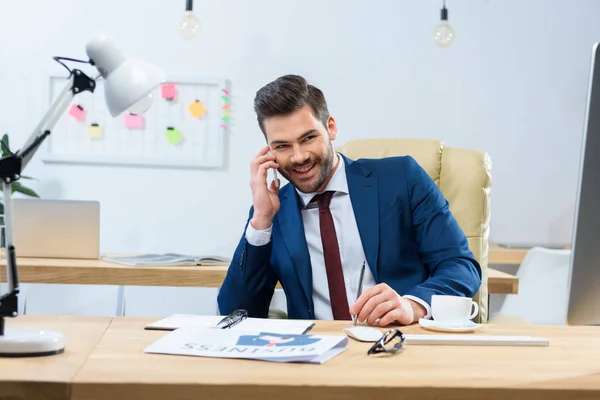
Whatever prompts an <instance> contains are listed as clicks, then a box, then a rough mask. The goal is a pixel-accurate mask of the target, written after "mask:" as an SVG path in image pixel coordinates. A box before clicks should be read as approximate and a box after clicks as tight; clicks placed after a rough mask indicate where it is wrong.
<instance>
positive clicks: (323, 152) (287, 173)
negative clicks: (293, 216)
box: [263, 105, 337, 193]
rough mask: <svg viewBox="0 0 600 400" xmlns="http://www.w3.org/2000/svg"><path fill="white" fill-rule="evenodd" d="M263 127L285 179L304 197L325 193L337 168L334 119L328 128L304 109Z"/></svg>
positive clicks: (329, 119) (278, 118)
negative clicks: (334, 147)
mask: <svg viewBox="0 0 600 400" xmlns="http://www.w3.org/2000/svg"><path fill="white" fill-rule="evenodd" d="M263 126H264V132H265V136H266V138H267V142H268V144H269V147H270V148H271V154H272V155H274V156H275V157H276V161H277V163H278V164H279V172H280V173H281V175H283V177H284V178H285V179H287V180H288V181H289V182H290V183H291V184H292V185H294V186H295V187H296V188H297V189H298V190H299V191H301V192H303V193H314V192H320V191H322V190H324V189H325V187H326V186H327V183H328V182H329V179H331V176H332V175H333V172H334V171H335V167H336V166H337V158H336V157H335V152H334V150H333V144H332V141H333V140H335V138H336V135H337V126H336V123H335V120H334V119H333V117H329V118H328V120H327V127H325V126H323V124H322V123H321V121H319V120H318V119H317V118H316V117H315V115H314V114H313V112H312V109H311V107H310V106H309V105H304V106H303V107H301V108H300V109H298V110H297V111H294V112H293V113H291V114H288V115H276V116H272V117H268V118H266V119H265V120H264V121H263Z"/></svg>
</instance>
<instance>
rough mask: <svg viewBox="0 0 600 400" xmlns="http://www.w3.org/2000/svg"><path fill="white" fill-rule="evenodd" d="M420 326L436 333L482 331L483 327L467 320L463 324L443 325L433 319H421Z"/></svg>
mask: <svg viewBox="0 0 600 400" xmlns="http://www.w3.org/2000/svg"><path fill="white" fill-rule="evenodd" d="M419 325H421V327H423V328H424V329H428V330H430V331H436V332H457V333H458V332H473V331H476V330H478V329H481V328H482V327H483V325H481V324H476V323H475V322H473V321H470V320H467V321H464V322H461V323H456V324H455V323H452V324H451V323H443V322H439V321H435V320H431V319H423V318H420V319H419Z"/></svg>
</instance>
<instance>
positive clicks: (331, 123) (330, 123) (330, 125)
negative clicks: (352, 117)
mask: <svg viewBox="0 0 600 400" xmlns="http://www.w3.org/2000/svg"><path fill="white" fill-rule="evenodd" d="M327 130H328V131H329V139H331V140H332V141H333V140H335V138H336V137H337V124H336V123H335V119H334V118H333V117H331V116H330V117H329V119H328V120H327Z"/></svg>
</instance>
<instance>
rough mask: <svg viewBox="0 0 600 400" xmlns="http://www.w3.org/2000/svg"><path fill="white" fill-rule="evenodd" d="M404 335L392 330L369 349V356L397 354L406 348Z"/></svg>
mask: <svg viewBox="0 0 600 400" xmlns="http://www.w3.org/2000/svg"><path fill="white" fill-rule="evenodd" d="M404 339H405V338H404V334H403V333H402V331H400V330H399V329H396V328H394V329H390V330H389V331H387V332H386V333H384V334H383V335H382V336H381V338H380V339H379V340H377V342H375V344H374V345H373V346H372V347H371V348H370V349H369V351H368V352H367V354H368V355H373V354H379V353H387V354H396V353H397V352H399V351H400V350H402V349H403V348H404Z"/></svg>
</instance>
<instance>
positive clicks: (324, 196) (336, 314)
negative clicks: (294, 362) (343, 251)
mask: <svg viewBox="0 0 600 400" xmlns="http://www.w3.org/2000/svg"><path fill="white" fill-rule="evenodd" d="M333 193H334V192H333V191H328V192H324V193H321V194H319V195H317V196H315V198H316V199H317V204H318V205H319V223H320V227H321V241H322V243H323V256H324V258H325V269H326V270H327V282H328V284H329V299H330V302H331V311H333V319H335V320H349V319H350V311H349V309H348V308H349V307H348V298H347V297H346V287H345V286H344V274H343V272H342V260H341V257H340V249H339V247H338V241H337V235H336V233H335V226H334V225H333V217H332V216H331V211H330V210H329V204H330V203H331V197H332V196H333ZM313 200H314V199H313Z"/></svg>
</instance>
